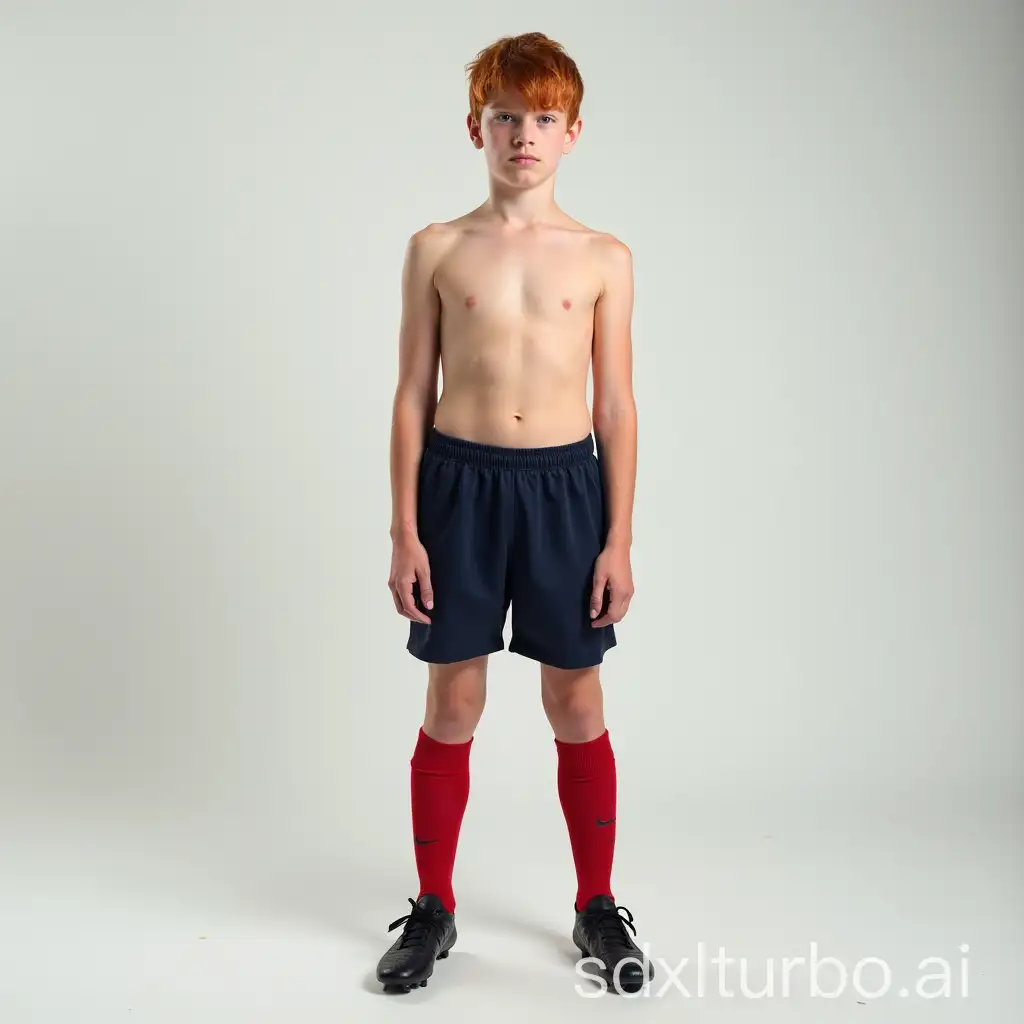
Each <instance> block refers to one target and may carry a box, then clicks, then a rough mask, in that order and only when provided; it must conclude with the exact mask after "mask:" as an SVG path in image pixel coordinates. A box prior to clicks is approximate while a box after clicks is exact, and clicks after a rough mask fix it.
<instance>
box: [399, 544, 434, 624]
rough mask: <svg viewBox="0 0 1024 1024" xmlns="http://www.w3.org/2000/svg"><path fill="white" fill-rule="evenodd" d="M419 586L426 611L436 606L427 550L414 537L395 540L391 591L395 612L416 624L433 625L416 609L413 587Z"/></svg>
mask: <svg viewBox="0 0 1024 1024" xmlns="http://www.w3.org/2000/svg"><path fill="white" fill-rule="evenodd" d="M417 583H418V584H419V591H420V594H419V596H420V601H421V602H422V604H423V607H424V608H433V607H434V591H433V589H432V588H431V586H430V562H429V559H428V558H427V551H426V548H424V547H423V545H422V544H421V543H420V542H419V540H416V539H414V538H412V537H403V538H401V539H400V540H395V541H394V543H393V546H392V549H391V575H390V576H389V577H388V588H389V589H390V590H391V596H392V598H393V599H394V602H395V611H397V612H398V614H399V615H404V616H405V617H406V618H407V619H412V621H413V622H423V623H426V624H427V625H429V624H430V619H429V618H427V616H426V615H424V614H423V612H421V611H420V610H419V608H417V607H416V600H415V597H414V595H413V585H414V584H417Z"/></svg>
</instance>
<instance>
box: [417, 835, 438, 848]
mask: <svg viewBox="0 0 1024 1024" xmlns="http://www.w3.org/2000/svg"><path fill="white" fill-rule="evenodd" d="M412 840H413V842H414V843H415V844H416V845H417V846H426V845H427V844H428V843H436V842H437V840H436V839H420V837H419V836H413V837H412Z"/></svg>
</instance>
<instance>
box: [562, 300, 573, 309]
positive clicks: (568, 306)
mask: <svg viewBox="0 0 1024 1024" xmlns="http://www.w3.org/2000/svg"><path fill="white" fill-rule="evenodd" d="M562 308H563V309H571V308H572V299H562Z"/></svg>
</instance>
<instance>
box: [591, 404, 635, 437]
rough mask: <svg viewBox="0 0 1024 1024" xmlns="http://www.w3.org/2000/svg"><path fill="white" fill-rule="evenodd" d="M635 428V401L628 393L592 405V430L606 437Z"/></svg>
mask: <svg viewBox="0 0 1024 1024" xmlns="http://www.w3.org/2000/svg"><path fill="white" fill-rule="evenodd" d="M635 429H636V402H635V401H634V400H633V398H632V396H630V395H623V396H621V397H618V398H615V399H611V400H608V401H600V402H597V403H595V405H594V431H595V432H596V433H597V434H600V435H603V436H605V437H608V436H610V435H612V434H614V433H617V432H619V431H623V430H625V431H632V430H635Z"/></svg>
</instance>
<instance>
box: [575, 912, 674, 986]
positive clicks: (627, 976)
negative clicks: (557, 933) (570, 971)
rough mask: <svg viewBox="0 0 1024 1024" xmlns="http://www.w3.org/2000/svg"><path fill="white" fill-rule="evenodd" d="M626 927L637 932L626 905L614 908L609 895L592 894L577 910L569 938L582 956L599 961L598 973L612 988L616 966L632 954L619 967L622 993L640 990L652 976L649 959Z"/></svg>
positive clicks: (619, 982)
mask: <svg viewBox="0 0 1024 1024" xmlns="http://www.w3.org/2000/svg"><path fill="white" fill-rule="evenodd" d="M620 910H623V911H625V913H626V916H625V917H621V916H620V915H619V911H620ZM627 928H630V929H631V930H632V932H633V934H634V935H636V928H635V927H634V925H633V915H632V914H631V913H630V912H629V911H628V910H627V909H626V908H625V907H617V906H616V905H615V901H614V900H613V899H612V898H611V897H610V896H595V897H594V898H593V899H591V900H590V901H589V902H588V903H587V905H586V906H585V907H584V908H583V909H582V910H577V911H576V927H575V928H573V932H572V940H573V942H575V943H576V948H577V949H578V950H579V951H580V953H581V954H582V955H583V956H584V957H589V956H592V957H596V958H597V959H598V960H600V961H601V963H602V964H603V965H604V970H603V971H601V972H600V973H601V975H602V976H603V977H604V979H605V981H606V982H607V983H608V986H609V988H612V989H614V987H615V981H614V978H615V968H616V965H617V964H619V963H620V962H621V961H623V960H625V959H626V958H627V957H635V958H636V959H635V960H630V961H629V962H628V963H625V964H623V965H622V967H621V968H620V969H619V973H618V984H619V986H620V988H621V989H622V991H624V992H639V991H640V989H642V988H643V987H644V985H645V984H646V983H647V982H649V981H650V980H651V979H652V978H653V977H654V965H653V964H652V963H651V961H650V960H648V961H646V963H645V962H644V953H643V950H642V949H640V948H639V947H638V946H637V944H636V943H635V942H634V941H633V940H632V938H631V937H630V935H629V932H627V931H626V929H627ZM637 961H640V962H639V963H637ZM645 967H646V971H645V969H644V968H645ZM645 974H646V977H645Z"/></svg>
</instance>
